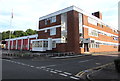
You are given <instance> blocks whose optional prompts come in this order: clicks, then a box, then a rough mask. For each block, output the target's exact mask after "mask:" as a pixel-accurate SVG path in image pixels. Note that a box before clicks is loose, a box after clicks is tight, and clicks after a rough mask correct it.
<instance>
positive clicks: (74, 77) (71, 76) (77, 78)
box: [70, 76, 79, 80]
mask: <svg viewBox="0 0 120 81" xmlns="http://www.w3.org/2000/svg"><path fill="white" fill-rule="evenodd" d="M70 78H72V79H76V80H79V78H76V77H73V76H70Z"/></svg>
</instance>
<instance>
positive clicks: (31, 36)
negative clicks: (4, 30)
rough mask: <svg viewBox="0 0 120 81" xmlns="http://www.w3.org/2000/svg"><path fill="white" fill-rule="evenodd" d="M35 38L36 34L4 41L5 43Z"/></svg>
mask: <svg viewBox="0 0 120 81" xmlns="http://www.w3.org/2000/svg"><path fill="white" fill-rule="evenodd" d="M36 37H38V34H35V35H30V36H24V37H18V38H12V39H5V41H9V40H20V39H28V38H36Z"/></svg>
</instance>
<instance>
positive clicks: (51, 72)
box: [2, 56, 117, 80]
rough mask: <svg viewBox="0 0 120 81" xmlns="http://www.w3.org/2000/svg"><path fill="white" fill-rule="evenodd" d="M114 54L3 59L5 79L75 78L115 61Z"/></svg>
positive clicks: (3, 76)
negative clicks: (63, 57)
mask: <svg viewBox="0 0 120 81" xmlns="http://www.w3.org/2000/svg"><path fill="white" fill-rule="evenodd" d="M115 58H117V57H113V56H84V57H77V58H67V59H53V58H46V59H44V58H43V59H2V78H3V79H73V80H79V79H80V78H79V77H77V76H75V75H76V74H77V73H79V72H80V71H83V70H86V69H90V68H93V67H97V66H100V65H103V64H107V63H110V62H113V60H114V59H115Z"/></svg>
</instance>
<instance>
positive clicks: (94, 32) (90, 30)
mask: <svg viewBox="0 0 120 81" xmlns="http://www.w3.org/2000/svg"><path fill="white" fill-rule="evenodd" d="M89 35H90V36H96V37H98V32H97V31H96V30H92V29H89Z"/></svg>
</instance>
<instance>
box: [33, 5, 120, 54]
mask: <svg viewBox="0 0 120 81" xmlns="http://www.w3.org/2000/svg"><path fill="white" fill-rule="evenodd" d="M32 44H33V49H32V50H33V51H42V50H43V51H46V50H53V51H58V52H75V53H84V52H107V51H118V30H115V29H113V28H111V27H110V26H109V25H107V24H105V23H104V22H103V21H102V14H101V13H100V12H94V13H92V14H88V13H86V12H85V11H83V10H81V9H79V8H77V7H75V6H71V7H68V8H65V9H62V10H59V11H57V12H54V13H51V14H49V15H46V16H43V17H40V18H39V30H38V39H37V40H32ZM42 44H43V46H42ZM39 48H41V49H39Z"/></svg>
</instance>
